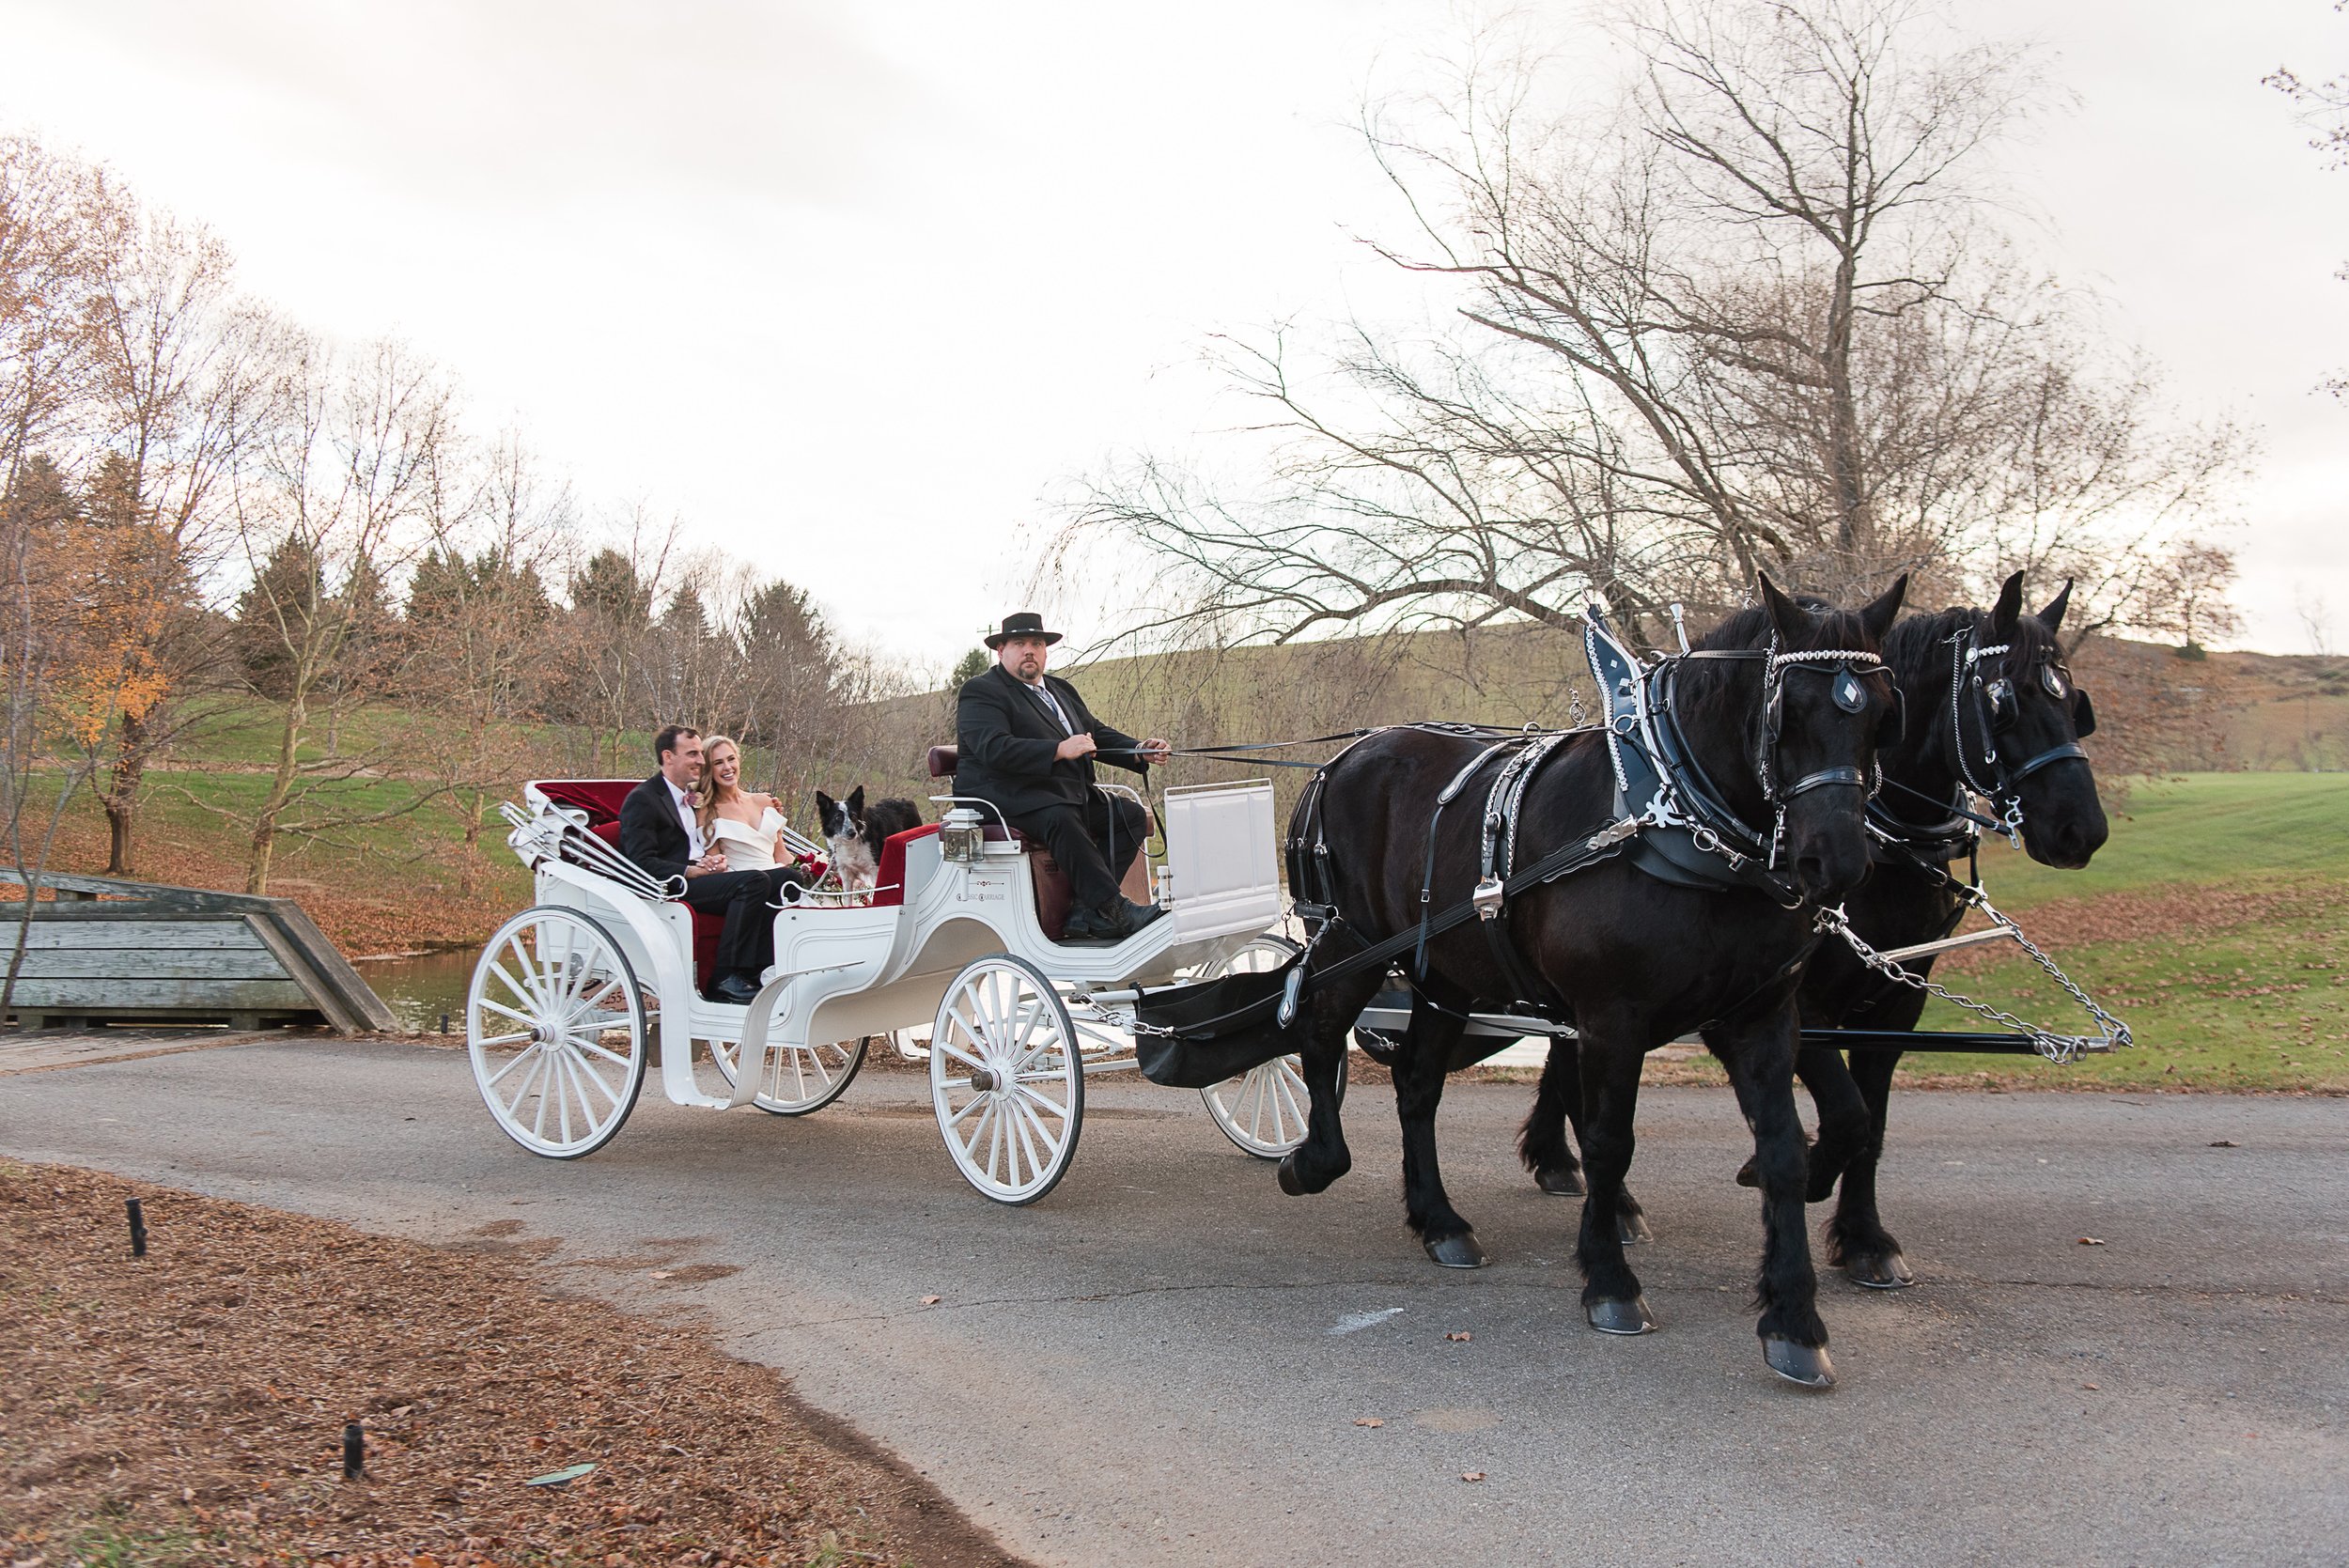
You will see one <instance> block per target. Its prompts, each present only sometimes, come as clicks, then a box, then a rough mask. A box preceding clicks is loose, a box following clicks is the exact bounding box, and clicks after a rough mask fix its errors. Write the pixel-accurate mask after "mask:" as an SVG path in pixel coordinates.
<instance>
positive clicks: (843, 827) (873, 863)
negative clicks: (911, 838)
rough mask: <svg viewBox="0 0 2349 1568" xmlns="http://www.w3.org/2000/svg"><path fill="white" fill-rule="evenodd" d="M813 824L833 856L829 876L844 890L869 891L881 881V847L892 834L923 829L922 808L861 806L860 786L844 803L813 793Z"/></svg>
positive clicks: (895, 803)
mask: <svg viewBox="0 0 2349 1568" xmlns="http://www.w3.org/2000/svg"><path fill="white" fill-rule="evenodd" d="M816 820H817V822H818V823H820V824H821V825H822V831H823V835H824V843H825V845H826V846H828V847H829V849H830V851H831V855H832V875H833V876H835V877H838V878H839V881H840V885H841V886H842V887H844V888H851V889H856V888H869V887H871V886H873V884H874V883H875V882H876V881H878V880H879V877H880V852H881V846H882V845H883V844H885V843H887V842H888V840H889V835H890V834H892V833H902V832H906V831H910V830H911V829H914V828H919V827H920V826H921V825H922V808H921V807H919V806H917V805H915V804H914V803H913V802H912V801H910V800H876V801H874V802H873V805H872V809H871V810H869V811H868V810H866V809H865V805H864V786H863V784H859V785H857V786H856V788H854V789H852V790H850V791H849V792H848V799H847V800H833V799H832V797H831V796H829V795H827V794H825V793H824V792H823V791H822V790H820V789H819V790H817V792H816Z"/></svg>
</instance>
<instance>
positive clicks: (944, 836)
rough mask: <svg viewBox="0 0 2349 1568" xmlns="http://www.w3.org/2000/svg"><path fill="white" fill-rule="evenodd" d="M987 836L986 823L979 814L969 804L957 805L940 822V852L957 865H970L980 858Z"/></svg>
mask: <svg viewBox="0 0 2349 1568" xmlns="http://www.w3.org/2000/svg"><path fill="white" fill-rule="evenodd" d="M986 837H987V827H986V823H985V821H984V819H983V818H981V817H980V815H979V814H978V813H977V812H975V811H973V810H972V808H971V807H969V806H955V807H952V808H950V809H949V810H948V811H947V813H946V815H945V818H944V820H942V821H941V822H940V823H939V826H938V852H939V853H940V854H941V855H942V856H944V857H945V858H946V859H947V860H948V861H950V862H953V863H955V864H956V865H970V864H972V863H974V862H976V861H977V860H978V858H979V855H980V853H981V850H980V844H981V842H982V841H983V840H984V839H985V838H986Z"/></svg>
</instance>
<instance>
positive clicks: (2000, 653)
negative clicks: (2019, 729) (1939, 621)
mask: <svg viewBox="0 0 2349 1568" xmlns="http://www.w3.org/2000/svg"><path fill="white" fill-rule="evenodd" d="M1980 636H1981V628H1980V627H1979V626H1968V628H1967V629H1966V630H1965V632H1964V634H1963V635H1962V636H1961V635H1958V634H1955V633H1953V634H1952V636H1951V637H1950V639H1949V642H1950V746H1951V750H1952V752H1953V753H1955V755H1956V759H1957V773H1958V777H1959V778H1961V779H1963V780H1964V781H1965V783H1966V787H1967V788H1968V789H1970V790H1972V791H1973V792H1974V793H1975V794H1976V795H1979V796H1981V797H1982V798H1983V800H1988V801H1989V802H1990V803H1991V805H1992V807H1993V808H1994V809H1995V810H1997V812H1998V814H1999V820H1998V829H1999V831H2000V832H2002V833H2004V834H2005V835H2006V837H2007V842H2008V843H2010V844H2012V845H2014V846H2015V847H2016V848H2020V847H2022V842H2023V840H2022V831H2023V798H2022V797H2021V796H2020V795H2019V794H2017V793H2016V792H2015V791H2016V786H2017V785H2019V784H2021V783H2022V782H2023V781H2024V780H2025V779H2028V778H2030V776H2031V775H2032V774H2033V773H2036V772H2038V771H2039V770H2040V769H2041V768H2051V767H2053V766H2054V765H2055V764H2057V763H2059V762H2068V761H2070V760H2072V759H2073V758H2075V757H2077V758H2078V759H2079V760H2080V761H2082V762H2085V761H2087V760H2088V753H2086V752H2085V751H2083V750H2081V748H2080V743H2079V740H2078V738H2077V737H2079V736H2086V735H2092V734H2094V733H2095V728H2096V721H2095V717H2094V714H2095V710H2094V709H2093V708H2088V709H2086V710H2085V712H2086V717H2084V718H2083V717H2081V710H2080V709H2079V708H2078V707H2077V706H2076V708H2075V716H2074V720H2073V722H2074V723H2075V725H2076V726H2077V728H2076V730H2075V732H2074V734H2075V737H2074V738H2073V739H2070V740H2066V741H2064V742H2062V743H2061V744H2060V745H2055V746H2050V747H2048V748H2047V749H2046V751H2044V752H2041V753H2038V754H2036V755H2034V756H2030V757H2027V758H2025V759H2024V760H2023V762H2022V763H2021V764H2020V765H2019V766H2018V767H2015V768H2011V769H2010V768H2004V767H2002V766H2001V760H2000V758H1999V742H1998V736H1999V731H2001V730H2005V729H2010V728H2012V727H2013V726H2014V724H2015V721H2016V720H2017V719H2019V718H2020V717H2021V715H2022V706H2021V697H2020V695H2019V694H2018V693H2017V692H2016V691H2015V676H2014V673H2013V672H2012V671H2010V670H2008V669H2006V668H2005V666H2004V665H2003V664H2002V665H2001V666H2000V667H1999V669H1998V670H1997V671H1995V672H1993V673H1991V674H1989V675H1984V673H1983V670H1982V669H1981V668H1980V666H1981V664H1982V662H1983V660H1987V659H2005V658H2007V657H2008V656H2010V655H2012V654H2013V652H2014V651H2015V644H2012V643H1992V644H1988V645H1986V646H1985V645H1984V644H1983V643H1982V642H1981V641H1980ZM2036 662H2037V664H2038V666H2039V684H2040V685H2041V687H2042V688H2044V689H2045V690H2046V693H2047V695H2048V696H2050V697H2053V698H2055V699H2056V700H2057V701H2059V702H2060V701H2062V700H2063V699H2064V698H2066V697H2075V698H2077V697H2078V696H2079V695H2080V692H2079V689H2078V688H2077V687H2076V686H2074V685H2073V684H2072V682H2071V678H2070V677H2071V672H2070V671H2069V670H2066V669H2065V668H2064V667H2063V665H2062V663H2061V661H2060V660H2058V659H2057V658H2056V656H2055V649H2054V648H2052V647H2049V648H2047V649H2046V650H2044V651H2043V652H2042V653H2041V654H2040V656H2039V659H2038V660H2036ZM1968 691H1970V692H1971V693H1972V694H1973V707H1974V722H1975V726H1976V727H1977V728H1978V729H1980V730H1981V731H1982V757H1981V759H1980V768H1981V772H1982V774H1983V775H1986V780H1985V778H1983V777H1977V776H1976V772H1975V769H1976V762H1975V759H1973V758H1970V757H1968V755H1967V754H1966V695H1967V693H1968Z"/></svg>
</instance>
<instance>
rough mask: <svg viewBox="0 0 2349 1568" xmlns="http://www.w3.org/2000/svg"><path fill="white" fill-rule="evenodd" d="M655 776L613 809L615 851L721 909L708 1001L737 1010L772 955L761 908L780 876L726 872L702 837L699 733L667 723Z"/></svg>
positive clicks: (769, 923)
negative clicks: (697, 808)
mask: <svg viewBox="0 0 2349 1568" xmlns="http://www.w3.org/2000/svg"><path fill="white" fill-rule="evenodd" d="M652 751H653V759H654V760H655V761H656V762H658V763H659V764H660V765H661V771H660V772H658V773H655V774H654V775H653V776H652V777H651V778H649V779H646V781H645V782H644V783H643V784H638V785H637V786H636V787H635V788H634V789H631V790H630V791H629V792H628V799H627V800H624V801H622V802H621V804H620V853H621V854H623V855H625V856H627V857H628V858H629V859H630V860H631V861H634V862H636V863H637V864H638V865H640V866H643V867H644V868H645V869H646V871H648V872H650V873H652V874H653V875H654V876H655V877H684V878H685V902H686V903H687V904H689V905H691V906H692V908H696V909H723V910H724V911H725V916H726V927H725V931H724V933H723V935H721V936H720V937H719V939H718V964H717V974H716V976H715V978H714V979H713V981H712V982H711V985H710V987H709V992H708V996H709V1000H710V1001H730V1002H733V1003H735V1004H737V1005H738V1006H739V1005H740V1004H741V1003H744V1002H747V1001H751V1000H752V999H753V998H754V997H756V996H757V995H758V986H759V976H761V975H763V974H765V973H766V972H767V966H768V965H770V964H771V963H773V962H774V958H775V922H774V917H773V915H772V913H771V912H770V909H769V908H768V906H769V905H770V903H772V902H773V900H774V898H775V896H776V893H775V890H776V887H777V878H778V877H780V876H781V873H779V872H772V871H729V870H727V869H726V857H725V853H724V851H723V850H721V849H720V848H718V847H717V846H715V845H714V844H710V843H708V842H706V841H705V840H704V839H703V837H702V829H701V821H700V819H699V817H697V816H696V815H694V810H693V806H694V800H693V786H694V785H695V784H699V783H700V782H701V776H702V737H701V732H700V731H699V730H696V729H694V728H692V726H691V725H688V724H671V725H670V726H669V727H668V728H666V729H664V730H662V731H661V733H660V734H659V735H657V736H655V737H653V742H652Z"/></svg>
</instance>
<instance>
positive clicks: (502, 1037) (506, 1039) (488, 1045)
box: [480, 1030, 530, 1050]
mask: <svg viewBox="0 0 2349 1568" xmlns="http://www.w3.org/2000/svg"><path fill="white" fill-rule="evenodd" d="M529 1038H530V1033H529V1032H528V1031H527V1030H525V1031H523V1032H521V1033H520V1034H492V1035H490V1037H489V1038H488V1039H486V1040H483V1041H481V1042H480V1045H481V1048H482V1049H484V1050H494V1049H495V1048H498V1047H499V1046H512V1045H519V1044H520V1043H521V1042H522V1041H524V1040H527V1039H529Z"/></svg>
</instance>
